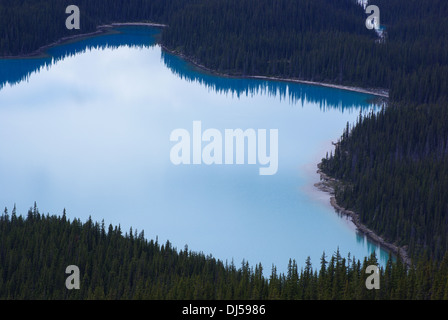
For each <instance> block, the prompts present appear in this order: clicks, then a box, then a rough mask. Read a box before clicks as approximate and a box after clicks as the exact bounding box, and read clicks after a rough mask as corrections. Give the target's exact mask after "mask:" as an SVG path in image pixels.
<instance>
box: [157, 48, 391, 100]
mask: <svg viewBox="0 0 448 320" xmlns="http://www.w3.org/2000/svg"><path fill="white" fill-rule="evenodd" d="M161 47H162V49H163V50H165V51H167V52H169V53H172V54H174V55H177V56H179V57H181V58H182V59H184V60H187V61H188V62H190V63H191V64H193V65H195V66H196V67H198V68H199V69H202V70H205V71H207V72H209V73H211V74H214V75H217V76H220V77H231V78H233V77H234V78H246V79H262V80H274V81H285V82H296V83H303V84H309V85H316V86H322V87H329V88H335V89H341V90H348V91H354V92H360V93H366V94H371V95H374V96H378V97H383V98H387V99H388V98H389V90H387V89H384V88H361V87H351V86H343V85H338V84H332V83H326V82H317V81H309V80H300V79H295V78H281V77H267V76H242V75H232V74H227V73H221V72H217V71H215V70H212V69H209V68H207V67H206V66H204V65H202V64H200V63H199V62H197V61H196V60H195V59H194V58H191V57H188V56H186V55H184V54H183V53H180V52H177V51H175V50H171V49H169V48H167V47H165V46H164V45H161Z"/></svg>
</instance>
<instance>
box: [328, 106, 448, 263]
mask: <svg viewBox="0 0 448 320" xmlns="http://www.w3.org/2000/svg"><path fill="white" fill-rule="evenodd" d="M447 123H448V106H447V103H442V102H440V103H437V104H431V105H416V106H414V105H412V106H411V105H402V104H393V105H391V106H389V107H388V108H387V109H385V110H382V111H381V112H380V113H378V114H370V115H369V116H367V117H365V118H364V119H362V120H361V119H360V120H359V122H358V124H357V125H356V126H354V128H352V129H351V130H350V131H349V132H348V131H347V130H346V131H345V132H344V134H343V136H342V139H341V141H340V143H339V144H338V145H337V146H336V149H335V153H334V155H333V156H332V157H331V158H330V159H323V161H322V169H323V170H324V171H325V172H326V173H328V174H330V175H331V176H333V177H335V178H337V179H341V180H342V181H344V184H343V187H341V188H338V190H337V192H336V199H337V201H338V203H340V204H341V205H343V206H345V207H348V208H351V209H354V210H355V211H356V212H358V213H359V214H360V218H361V222H362V223H364V224H366V225H367V226H368V227H369V228H372V229H373V230H376V231H377V232H378V233H379V234H380V235H382V236H384V237H385V238H386V239H387V240H389V241H391V242H397V243H398V244H399V245H408V246H409V251H410V253H411V255H412V256H413V257H417V255H419V254H423V253H425V252H426V254H427V255H429V256H430V257H431V258H434V259H436V260H439V261H440V260H441V259H442V258H443V256H444V255H445V252H447V250H448V198H447V197H446V194H447V190H448V179H447V177H448V126H447Z"/></svg>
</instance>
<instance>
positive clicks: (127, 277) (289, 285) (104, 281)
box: [0, 206, 448, 300]
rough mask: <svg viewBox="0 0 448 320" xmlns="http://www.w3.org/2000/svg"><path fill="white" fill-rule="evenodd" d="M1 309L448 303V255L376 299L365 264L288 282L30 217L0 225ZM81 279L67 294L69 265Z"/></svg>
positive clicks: (303, 272)
mask: <svg viewBox="0 0 448 320" xmlns="http://www.w3.org/2000/svg"><path fill="white" fill-rule="evenodd" d="M0 240H1V246H0V298H2V299H38V300H47V299H75V300H77V299H113V300H117V299H187V300H197V299H200V300H205V299H225V300H249V299H255V300H262V299H283V300H289V299H304V300H317V299H325V300H327V299H333V300H335V299H341V300H342V299H350V300H353V299H448V255H445V258H444V259H443V261H442V263H441V264H440V265H439V266H436V265H434V264H433V263H431V262H424V263H423V262H421V263H420V264H419V265H418V266H416V267H415V268H411V269H409V270H408V269H407V268H406V266H405V265H404V264H402V263H401V261H400V260H398V261H397V263H392V262H390V263H388V265H387V266H386V267H385V268H381V269H380V278H379V279H380V285H381V287H380V290H368V289H367V288H366V285H365V283H366V279H367V276H368V274H367V273H366V268H367V266H369V265H374V264H377V259H376V257H375V255H374V254H373V255H372V256H371V257H370V258H369V259H367V258H366V259H364V260H363V261H359V260H356V259H355V258H353V257H342V256H341V255H340V254H339V252H338V251H337V252H334V253H333V254H332V255H331V256H329V255H325V253H323V254H322V258H321V261H320V262H319V267H313V265H312V263H311V261H310V260H309V259H308V260H307V261H306V265H305V267H304V268H303V269H300V270H299V269H298V267H297V263H296V261H289V264H288V271H287V274H283V273H282V274H279V273H277V271H276V268H275V266H272V269H271V272H270V276H269V277H265V276H263V273H262V272H263V266H261V265H260V264H258V265H255V267H253V266H250V265H249V263H248V262H245V261H242V262H241V264H239V265H238V266H236V265H235V264H234V263H233V261H232V262H226V263H223V262H222V261H220V260H216V259H215V258H213V257H212V256H205V255H204V254H202V253H195V252H192V251H189V250H188V247H185V248H184V249H183V250H177V249H176V248H174V247H173V245H172V244H171V243H170V242H169V241H167V242H166V243H164V244H159V243H158V241H157V240H156V241H154V240H150V241H149V240H147V239H146V238H145V236H144V233H143V231H142V232H138V231H137V230H132V228H131V229H130V230H128V231H126V232H124V231H123V230H121V228H120V226H118V227H117V226H115V227H113V226H112V225H109V226H108V227H106V226H105V225H104V223H101V224H100V223H98V222H94V221H92V220H91V219H89V220H88V221H86V222H84V223H83V222H81V221H80V220H79V219H74V220H73V221H70V220H69V219H67V217H66V214H65V211H64V213H63V215H62V217H61V216H54V215H53V216H50V215H48V214H47V215H44V214H41V213H39V210H38V209H37V208H36V206H35V207H34V208H31V209H30V210H29V211H28V214H27V215H26V216H25V217H24V216H22V215H18V214H17V213H16V212H15V209H13V210H12V212H11V214H9V213H8V211H7V210H5V212H4V213H3V214H2V215H1V217H0ZM68 263H70V264H74V265H77V266H78V267H79V269H80V274H81V277H80V278H81V279H80V281H81V283H80V289H79V290H67V288H66V287H65V281H66V278H67V276H68V275H67V274H66V273H65V269H66V267H67V264H68Z"/></svg>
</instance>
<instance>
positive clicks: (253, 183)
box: [0, 27, 388, 274]
mask: <svg viewBox="0 0 448 320" xmlns="http://www.w3.org/2000/svg"><path fill="white" fill-rule="evenodd" d="M157 33H158V31H157V29H153V28H145V27H126V28H124V27H123V28H119V29H117V32H116V33H112V34H107V35H103V36H98V37H94V38H89V39H85V40H82V41H78V42H74V43H70V44H66V45H63V46H59V47H54V48H52V49H50V50H49V52H48V53H49V57H42V58H33V59H13V60H11V59H10V60H0V87H1V89H0V150H1V152H0V206H3V207H8V210H9V211H11V210H12V208H13V206H14V204H16V206H17V212H18V213H21V214H26V212H27V210H28V209H29V208H30V207H32V206H33V204H34V202H35V201H36V202H37V206H38V208H39V210H40V212H41V213H45V214H46V213H47V212H48V213H50V214H57V215H61V214H62V212H63V209H64V208H65V209H66V210H67V217H68V218H70V219H73V218H80V219H81V220H82V221H85V220H86V219H88V217H89V216H91V217H92V219H93V220H94V221H98V222H101V220H102V219H104V222H105V224H106V226H108V225H109V224H110V223H111V224H113V225H118V224H120V225H121V228H122V230H123V232H129V228H130V227H131V226H132V227H133V230H135V229H137V230H138V232H140V231H141V230H144V232H145V237H147V238H151V239H155V238H156V236H157V237H158V240H159V242H161V243H164V242H165V241H166V240H167V239H168V240H169V241H170V242H171V243H173V245H174V246H175V247H177V248H178V249H183V247H184V245H185V244H188V247H189V249H190V250H193V251H198V252H199V251H202V252H204V253H205V254H212V255H213V256H214V257H216V258H218V259H221V260H223V261H226V260H227V261H228V262H229V263H230V262H231V261H232V259H233V260H234V263H235V265H236V266H239V265H240V263H241V261H242V260H243V258H244V259H246V260H248V261H249V263H250V264H251V265H254V264H256V263H258V262H261V263H262V265H263V267H264V270H265V271H264V272H265V274H266V273H267V274H268V273H269V272H270V270H271V266H272V264H275V265H276V266H277V268H278V271H280V272H286V267H287V264H288V261H289V259H290V258H291V259H295V260H296V261H297V263H298V265H299V268H300V267H301V266H303V265H304V263H305V259H306V258H307V257H308V256H310V257H311V261H312V263H313V266H314V267H318V264H319V259H320V257H321V255H322V253H323V251H325V253H326V254H327V255H331V254H332V253H333V252H335V251H336V250H337V249H338V248H339V249H340V252H341V254H342V256H343V257H346V256H347V253H348V252H350V253H351V255H352V256H353V255H354V256H355V257H356V258H358V259H361V260H362V259H363V258H364V257H365V256H367V255H369V254H370V252H372V250H374V249H375V248H376V246H375V245H373V244H372V243H370V242H369V241H367V240H366V239H365V237H364V236H362V235H360V234H358V233H357V231H356V228H355V226H354V225H353V224H352V223H351V222H349V221H348V220H347V218H344V217H340V216H338V215H337V214H336V213H335V211H334V209H333V208H332V207H331V206H330V202H329V195H328V194H326V193H323V192H320V191H319V190H317V189H316V188H315V187H314V183H316V182H318V181H319V176H318V174H317V173H316V169H317V167H316V165H317V163H318V162H319V161H320V159H321V158H322V157H325V155H326V153H327V152H328V153H330V151H331V150H334V147H333V145H332V141H333V142H336V141H337V140H338V138H339V137H340V135H341V134H342V132H343V129H344V128H345V126H346V124H347V122H349V123H350V124H353V123H354V122H355V121H356V119H357V118H358V116H359V114H360V112H362V113H366V112H370V111H371V110H372V109H373V110H377V109H378V106H375V105H374V104H373V103H372V102H370V101H372V100H371V99H372V98H373V97H372V96H369V95H366V94H361V93H356V92H349V91H344V90H337V89H332V88H325V87H318V86H310V85H302V84H297V83H288V82H280V81H266V80H255V79H242V78H230V77H218V76H214V75H211V74H207V73H205V72H203V71H200V70H198V69H196V68H195V67H193V66H192V65H190V64H188V63H187V62H185V61H184V60H182V59H181V58H179V57H176V56H174V55H172V54H169V53H166V52H163V51H162V49H161V47H160V46H159V45H157V44H156V43H155V39H154V35H157ZM194 121H200V123H201V126H202V132H203V131H204V130H206V129H209V128H212V129H216V130H217V131H219V132H221V133H222V134H223V136H224V132H225V130H226V129H242V130H246V129H254V131H255V132H257V133H258V132H259V130H260V129H266V131H267V132H268V136H269V130H270V129H276V130H278V170H277V171H276V173H275V174H273V175H260V174H259V168H260V164H259V163H258V162H257V163H256V164H248V163H247V162H248V161H247V157H246V161H245V163H244V164H233V165H230V164H227V165H226V164H222V165H217V164H211V165H207V164H204V163H202V164H190V165H183V164H180V165H175V164H173V163H172V161H171V160H170V151H171V148H172V147H173V146H174V145H175V142H173V141H170V134H171V133H172V132H173V130H176V129H179V128H182V129H185V130H187V131H188V132H189V133H190V134H192V133H193V122H194ZM205 145H207V143H205V142H204V143H203V144H202V147H204V146H205ZM268 149H269V148H268ZM246 156H247V154H246ZM223 159H224V155H223ZM377 250H378V251H377V254H378V255H379V256H380V258H381V261H382V263H385V261H386V259H387V255H388V254H387V252H385V251H383V250H379V249H378V248H377Z"/></svg>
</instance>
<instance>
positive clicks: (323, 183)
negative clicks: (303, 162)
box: [314, 163, 412, 267]
mask: <svg viewBox="0 0 448 320" xmlns="http://www.w3.org/2000/svg"><path fill="white" fill-rule="evenodd" d="M317 167H318V170H317V173H318V174H319V175H320V182H317V183H315V184H314V186H315V187H316V188H317V189H319V190H320V191H323V192H327V193H329V194H330V204H331V206H332V207H333V208H334V209H335V210H336V212H337V213H341V214H343V215H345V216H348V217H350V218H351V221H352V222H353V224H354V225H355V226H356V228H357V229H358V230H359V231H361V232H362V233H363V234H364V235H365V236H367V237H368V238H369V239H370V240H371V241H373V242H375V243H376V244H378V245H380V246H382V247H384V248H386V249H388V250H389V251H391V252H392V253H393V254H394V255H396V256H397V257H398V256H399V257H401V260H402V261H403V263H405V264H406V266H408V267H411V266H412V262H411V259H410V258H409V256H408V254H407V246H403V247H399V246H397V245H395V244H393V243H390V242H387V241H386V240H384V239H383V238H382V237H380V236H379V235H377V234H376V233H375V232H374V231H372V230H371V229H369V228H368V227H367V226H365V225H364V224H362V223H361V221H360V218H359V214H358V213H356V212H354V211H351V210H348V209H346V208H343V207H341V206H340V205H338V203H337V202H336V198H335V196H334V185H335V184H337V183H339V181H338V180H337V179H334V178H331V177H329V176H328V175H326V174H325V173H324V172H322V170H321V169H320V163H319V164H318V165H317Z"/></svg>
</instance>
